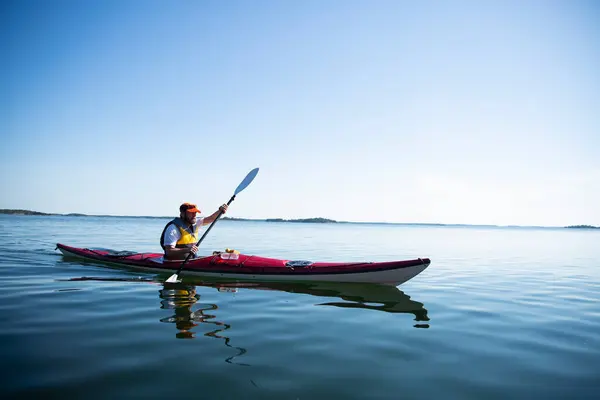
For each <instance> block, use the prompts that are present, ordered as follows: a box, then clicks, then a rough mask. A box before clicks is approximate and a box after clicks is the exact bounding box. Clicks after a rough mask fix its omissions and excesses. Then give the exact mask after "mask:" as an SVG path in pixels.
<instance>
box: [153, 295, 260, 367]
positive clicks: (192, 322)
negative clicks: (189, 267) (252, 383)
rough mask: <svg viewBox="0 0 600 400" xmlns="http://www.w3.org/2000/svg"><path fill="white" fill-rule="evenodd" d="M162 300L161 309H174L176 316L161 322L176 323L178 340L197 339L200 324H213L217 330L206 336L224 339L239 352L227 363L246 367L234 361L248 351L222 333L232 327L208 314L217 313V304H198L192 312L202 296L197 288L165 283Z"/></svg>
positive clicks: (226, 344)
mask: <svg viewBox="0 0 600 400" xmlns="http://www.w3.org/2000/svg"><path fill="white" fill-rule="evenodd" d="M159 293H160V298H161V302H160V303H161V307H160V308H163V309H172V310H174V311H175V314H174V315H172V316H170V317H166V318H162V319H161V320H160V322H167V323H175V326H176V327H177V330H178V332H177V333H176V335H175V337H177V338H178V339H192V338H194V337H195V332H194V331H193V328H194V327H195V326H197V325H198V324H199V323H205V324H212V325H215V326H217V329H215V330H213V331H211V332H208V333H205V334H204V336H209V337H214V338H217V339H223V340H224V343H225V346H227V347H231V348H234V349H237V350H238V353H237V354H236V355H234V356H232V357H229V358H227V359H225V361H226V362H228V363H232V364H238V365H245V366H247V365H248V364H243V363H239V362H234V361H233V359H234V358H236V357H238V356H241V355H243V354H244V353H246V349H244V348H242V347H236V346H232V345H231V344H230V343H229V342H230V338H229V337H227V336H225V335H223V334H222V333H223V332H225V331H226V330H228V329H230V328H231V325H229V324H227V323H224V322H220V321H216V320H214V319H215V318H216V315H214V314H208V313H207V311H216V310H217V309H218V308H219V307H218V306H217V305H216V304H200V303H199V304H197V306H198V308H197V310H196V311H193V310H192V306H193V305H194V304H195V303H196V302H197V301H198V300H199V299H200V295H198V294H197V293H196V286H194V285H189V284H183V283H165V284H164V286H163V288H162V289H161V290H159Z"/></svg>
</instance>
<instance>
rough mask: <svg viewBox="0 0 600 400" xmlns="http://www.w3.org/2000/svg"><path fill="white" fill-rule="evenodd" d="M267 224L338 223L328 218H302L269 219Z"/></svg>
mask: <svg viewBox="0 0 600 400" xmlns="http://www.w3.org/2000/svg"><path fill="white" fill-rule="evenodd" d="M265 221H266V222H316V223H320V224H325V223H336V222H337V221H334V220H332V219H327V218H300V219H283V218H267V219H266V220H265Z"/></svg>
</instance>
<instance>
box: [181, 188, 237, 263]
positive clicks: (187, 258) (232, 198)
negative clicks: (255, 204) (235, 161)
mask: <svg viewBox="0 0 600 400" xmlns="http://www.w3.org/2000/svg"><path fill="white" fill-rule="evenodd" d="M233 200H235V194H234V195H233V196H231V198H230V199H229V201H228V202H227V207H229V205H230V204H231V202H232V201H233ZM222 214H223V211H222V210H221V209H220V208H219V213H218V214H217V217H216V218H215V220H214V221H213V222H212V223H211V224H210V226H209V227H208V229H207V230H206V232H204V235H202V237H201V238H200V240H198V243H196V247H198V246H200V243H202V241H203V240H204V238H205V237H206V235H208V232H210V230H211V229H212V227H213V225H214V224H216V223H217V221H218V220H219V218H220V217H221V215H222ZM191 257H192V252H191V251H190V252H189V253H188V255H187V257H186V258H185V260H184V261H183V262H182V263H181V265H180V266H179V269H178V270H177V272H176V273H175V274H176V275H179V273H181V270H182V269H183V267H184V266H185V264H186V263H187V262H188V260H189V259H190V258H191Z"/></svg>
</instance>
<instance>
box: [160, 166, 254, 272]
mask: <svg viewBox="0 0 600 400" xmlns="http://www.w3.org/2000/svg"><path fill="white" fill-rule="evenodd" d="M256 174H258V168H254V169H253V170H252V171H250V172H248V175H246V177H245V178H244V180H243V181H242V182H241V183H240V184H239V185H238V187H237V189H235V192H234V193H233V196H231V198H230V199H229V201H228V202H227V206H229V205H230V204H231V202H232V201H233V200H234V199H235V196H236V195H237V194H238V193H239V192H241V191H242V190H244V189H246V188H247V187H248V185H250V183H252V181H253V180H254V178H255V177H256ZM222 214H223V212H222V211H221V210H219V214H217V218H215V220H214V221H213V222H212V224H210V226H209V227H208V229H207V230H206V232H204V235H202V237H201V238H200V240H198V243H196V247H197V246H200V243H201V242H202V241H203V240H204V238H205V237H206V235H207V234H208V232H210V230H211V229H212V227H213V225H214V224H215V223H216V222H217V221H218V220H219V217H220V216H221V215H222ZM191 256H192V252H191V251H190V252H189V253H188V255H187V257H186V258H185V260H184V261H183V263H181V266H180V267H179V269H178V270H177V272H176V273H174V274H173V275H171V276H170V277H169V279H167V282H168V283H177V282H180V280H179V279H178V275H179V274H180V273H181V271H182V270H183V267H184V265H185V264H186V263H187V262H188V260H189V259H190V257H191Z"/></svg>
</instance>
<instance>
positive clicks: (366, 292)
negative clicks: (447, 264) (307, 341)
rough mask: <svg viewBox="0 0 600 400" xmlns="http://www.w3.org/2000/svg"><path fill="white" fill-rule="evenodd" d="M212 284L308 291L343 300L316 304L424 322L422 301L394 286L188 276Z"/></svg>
mask: <svg viewBox="0 0 600 400" xmlns="http://www.w3.org/2000/svg"><path fill="white" fill-rule="evenodd" d="M192 283H193V284H195V285H197V286H207V287H214V288H216V289H218V290H219V291H237V290H239V289H250V290H273V291H282V292H288V293H299V294H309V295H312V296H317V297H334V298H337V299H338V300H344V301H327V302H322V303H321V302H319V303H315V305H317V306H331V307H340V308H359V309H368V310H377V311H384V312H388V313H408V314H413V315H414V316H415V318H414V320H415V321H417V322H427V321H429V317H428V316H427V309H426V308H425V307H424V305H423V303H420V302H418V301H414V300H412V299H411V298H410V296H408V295H407V294H405V293H404V292H403V291H402V290H400V289H398V288H397V287H396V286H387V285H377V284H363V283H336V282H314V283H297V282H293V283H288V282H219V281H206V280H202V281H200V280H195V281H193V280H190V281H189V284H192ZM414 326H415V327H416V328H428V327H429V324H427V323H419V324H416V325H414Z"/></svg>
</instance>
